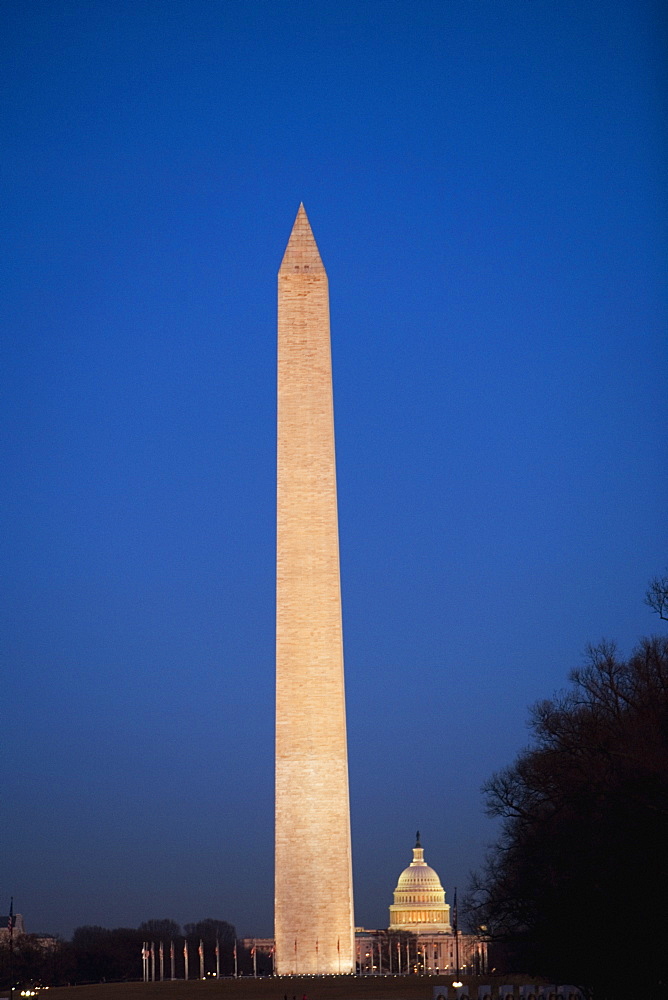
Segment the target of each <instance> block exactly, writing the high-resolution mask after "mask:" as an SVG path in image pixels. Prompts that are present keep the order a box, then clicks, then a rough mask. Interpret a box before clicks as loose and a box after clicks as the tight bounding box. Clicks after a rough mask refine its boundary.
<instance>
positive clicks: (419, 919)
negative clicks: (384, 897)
mask: <svg viewBox="0 0 668 1000" xmlns="http://www.w3.org/2000/svg"><path fill="white" fill-rule="evenodd" d="M390 930H391V931H410V932H411V933H413V934H422V933H425V934H449V933H450V932H451V931H452V926H451V924H450V906H449V905H448V904H447V903H446V901H445V890H444V889H443V886H442V885H441V880H440V879H439V877H438V875H437V874H436V872H435V871H434V869H433V868H430V867H429V865H428V864H427V863H426V861H425V860H424V850H423V848H422V845H421V844H420V838H419V835H418V838H417V843H416V844H415V847H414V848H413V860H412V861H411V863H410V865H409V866H408V868H405V869H404V870H403V871H402V873H401V875H400V876H399V881H398V882H397V887H396V889H395V890H394V903H393V905H392V906H390Z"/></svg>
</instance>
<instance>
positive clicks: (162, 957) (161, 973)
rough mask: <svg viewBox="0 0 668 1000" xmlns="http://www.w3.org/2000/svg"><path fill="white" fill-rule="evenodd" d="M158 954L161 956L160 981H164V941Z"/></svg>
mask: <svg viewBox="0 0 668 1000" xmlns="http://www.w3.org/2000/svg"><path fill="white" fill-rule="evenodd" d="M158 954H159V956H160V982H162V981H163V980H164V978H165V946H164V944H163V942H162V941H161V942H160V949H159V951H158Z"/></svg>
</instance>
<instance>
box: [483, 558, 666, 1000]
mask: <svg viewBox="0 0 668 1000" xmlns="http://www.w3.org/2000/svg"><path fill="white" fill-rule="evenodd" d="M646 603H647V604H648V605H649V606H650V607H651V608H652V610H653V611H655V612H656V613H657V614H658V615H659V616H660V617H661V618H662V619H667V618H668V577H664V578H661V579H657V580H654V581H653V582H652V585H651V587H650V590H649V591H648V594H647V598H646ZM531 730H532V741H531V745H530V746H529V748H528V749H527V750H525V751H523V752H522V753H521V754H520V755H519V757H518V758H517V760H516V761H515V763H514V764H512V765H511V766H510V767H507V768H506V769H505V770H503V771H500V772H498V773H497V774H496V775H494V776H493V777H492V778H491V780H490V781H489V782H488V783H487V785H486V787H485V792H486V795H487V804H488V809H489V812H490V814H491V815H493V816H498V817H500V818H501V820H502V832H501V836H500V839H499V840H498V842H497V844H496V846H495V847H494V848H493V849H492V851H491V852H490V854H489V857H488V860H487V864H486V866H485V868H484V870H483V871H481V872H479V873H478V874H477V876H475V877H474V881H473V886H472V892H471V894H470V897H469V899H468V907H469V917H470V920H471V923H472V924H474V925H475V926H480V925H485V926H486V928H487V930H488V933H489V935H490V937H491V942H492V943H491V945H490V963H491V964H494V965H496V966H497V967H501V966H502V967H503V969H505V971H521V972H526V973H530V974H536V975H540V976H543V977H547V978H549V979H551V980H552V981H553V982H561V983H564V982H566V983H573V984H577V985H579V986H580V987H581V988H582V989H583V991H584V992H585V993H586V995H587V996H590V997H593V998H595V1000H626V998H628V997H631V996H633V997H648V998H650V997H651V998H652V1000H660V998H664V1000H665V998H667V997H668V958H667V957H666V956H667V955H668V952H667V951H666V948H665V941H666V937H667V936H668V916H667V913H668V911H667V908H666V899H667V898H668V865H666V860H665V857H666V845H667V844H668V640H667V639H666V638H665V637H654V638H649V639H643V640H642V641H641V642H640V643H639V645H638V646H637V648H636V649H635V650H634V651H633V653H632V654H631V656H630V657H629V658H628V659H620V658H619V657H618V656H617V653H616V651H615V649H614V647H613V646H612V645H611V644H609V643H603V644H601V645H600V646H597V647H593V648H591V649H590V650H589V653H588V658H587V662H586V664H585V665H584V666H583V667H582V668H581V669H579V670H575V671H573V672H572V673H571V686H570V688H569V689H568V690H567V691H565V692H563V693H562V694H560V695H557V696H556V697H555V698H552V699H550V700H548V701H543V702H540V703H539V704H538V705H536V706H535V707H534V709H533V712H532V716H531Z"/></svg>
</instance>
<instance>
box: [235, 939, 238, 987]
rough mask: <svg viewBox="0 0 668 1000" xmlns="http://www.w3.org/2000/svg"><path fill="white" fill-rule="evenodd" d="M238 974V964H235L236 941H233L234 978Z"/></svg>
mask: <svg viewBox="0 0 668 1000" xmlns="http://www.w3.org/2000/svg"><path fill="white" fill-rule="evenodd" d="M238 975H239V966H238V965H237V942H236V941H235V942H234V978H235V979H236V978H237V977H238Z"/></svg>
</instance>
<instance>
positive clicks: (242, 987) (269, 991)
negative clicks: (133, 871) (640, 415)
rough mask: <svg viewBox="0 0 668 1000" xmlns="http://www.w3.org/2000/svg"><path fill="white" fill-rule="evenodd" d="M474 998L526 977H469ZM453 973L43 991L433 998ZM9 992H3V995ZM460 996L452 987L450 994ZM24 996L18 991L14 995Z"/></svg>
mask: <svg viewBox="0 0 668 1000" xmlns="http://www.w3.org/2000/svg"><path fill="white" fill-rule="evenodd" d="M463 981H464V982H465V983H467V984H468V985H469V988H470V993H471V996H472V997H477V994H478V984H479V983H482V984H491V985H492V987H493V996H494V997H497V996H498V987H499V986H500V985H503V984H508V983H523V982H527V979H526V978H525V977H523V976H501V977H498V976H483V977H482V978H479V979H476V978H474V977H468V976H466V977H464V980H463ZM451 984H452V975H450V976H428V977H421V976H387V977H386V976H380V977H372V976H368V977H362V978H355V977H354V976H331V977H324V976H323V977H318V978H308V979H301V978H297V977H295V978H294V979H293V978H279V977H276V978H266V979H252V978H250V977H249V978H241V979H221V980H220V981H215V980H204V981H197V980H191V981H189V982H187V983H185V982H183V981H182V980H181V981H179V980H177V981H175V982H165V983H100V984H97V985H95V986H67V987H65V986H63V987H53V988H52V989H50V990H49V991H48V992H43V993H42V992H40V993H39V994H38V997H41V998H42V1000H126V998H127V1000H207V998H211V1000H218V998H221V1000H222V998H225V1000H284V998H285V997H287V1000H293V998H294V1000H303V997H304V996H306V997H307V1000H432V992H433V989H434V987H435V986H440V985H451ZM3 992H4V991H0V996H1V995H2V993H3ZM453 995H454V993H453V991H452V990H450V996H451V997H452V996H453ZM14 997H15V1000H19V997H18V994H17V993H15V994H14Z"/></svg>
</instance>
